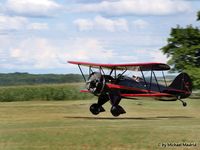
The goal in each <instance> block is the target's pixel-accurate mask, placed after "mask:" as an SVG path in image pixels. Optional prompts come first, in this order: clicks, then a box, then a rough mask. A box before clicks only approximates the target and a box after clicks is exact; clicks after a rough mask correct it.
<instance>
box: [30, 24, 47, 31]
mask: <svg viewBox="0 0 200 150" xmlns="http://www.w3.org/2000/svg"><path fill="white" fill-rule="evenodd" d="M48 28H49V26H48V24H47V23H30V24H29V25H28V26H27V29H28V30H46V29H48Z"/></svg>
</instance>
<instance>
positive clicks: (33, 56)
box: [1, 37, 115, 69]
mask: <svg viewBox="0 0 200 150" xmlns="http://www.w3.org/2000/svg"><path fill="white" fill-rule="evenodd" d="M62 44H63V45H58V44H57V43H54V42H53V41H51V40H49V39H46V38H38V37H33V38H27V39H24V40H22V41H21V42H19V43H18V44H17V45H15V46H12V47H10V49H9V57H8V58H7V59H9V60H14V61H8V62H6V63H4V64H1V67H5V66H6V67H8V66H9V67H10V68H24V69H28V68H30V67H31V68H32V69H51V68H65V67H66V66H67V60H79V61H95V62H96V61H99V62H107V61H108V60H110V59H112V58H113V56H114V55H115V54H114V52H113V51H112V50H106V48H105V47H104V44H103V43H102V42H100V41H99V40H97V39H93V38H75V39H69V40H66V41H63V43H62ZM1 59H2V58H1Z"/></svg>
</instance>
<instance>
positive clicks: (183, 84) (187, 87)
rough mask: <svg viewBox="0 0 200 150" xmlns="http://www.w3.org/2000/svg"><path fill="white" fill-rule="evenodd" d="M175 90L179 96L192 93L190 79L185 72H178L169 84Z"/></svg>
mask: <svg viewBox="0 0 200 150" xmlns="http://www.w3.org/2000/svg"><path fill="white" fill-rule="evenodd" d="M169 88H170V89H175V90H177V93H178V95H179V96H180V98H187V97H189V96H190V95H191V93H192V81H191V78H190V77H189V75H188V74H187V73H180V74H179V75H178V76H177V77H176V78H175V79H174V81H173V82H172V83H171V84H170V86H169Z"/></svg>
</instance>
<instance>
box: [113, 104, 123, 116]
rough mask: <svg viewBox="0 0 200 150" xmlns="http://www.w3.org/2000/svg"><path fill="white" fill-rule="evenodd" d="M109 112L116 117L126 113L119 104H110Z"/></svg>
mask: <svg viewBox="0 0 200 150" xmlns="http://www.w3.org/2000/svg"><path fill="white" fill-rule="evenodd" d="M110 112H111V114H112V115H113V116H114V117H118V116H119V115H120V114H124V113H126V111H125V110H124V109H123V108H122V107H121V106H120V105H117V106H112V107H111V109H110Z"/></svg>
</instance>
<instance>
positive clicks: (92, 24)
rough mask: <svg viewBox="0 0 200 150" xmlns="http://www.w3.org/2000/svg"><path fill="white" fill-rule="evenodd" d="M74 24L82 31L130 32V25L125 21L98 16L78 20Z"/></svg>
mask: <svg viewBox="0 0 200 150" xmlns="http://www.w3.org/2000/svg"><path fill="white" fill-rule="evenodd" d="M74 24H75V25H76V26H77V28H78V29H79V30H80V31H84V30H92V29H96V30H106V31H110V32H114V31H128V23H127V21H126V20H125V19H122V18H119V19H114V20H112V19H108V18H105V17H102V16H96V17H95V18H94V19H93V20H91V19H77V20H75V21H74Z"/></svg>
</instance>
